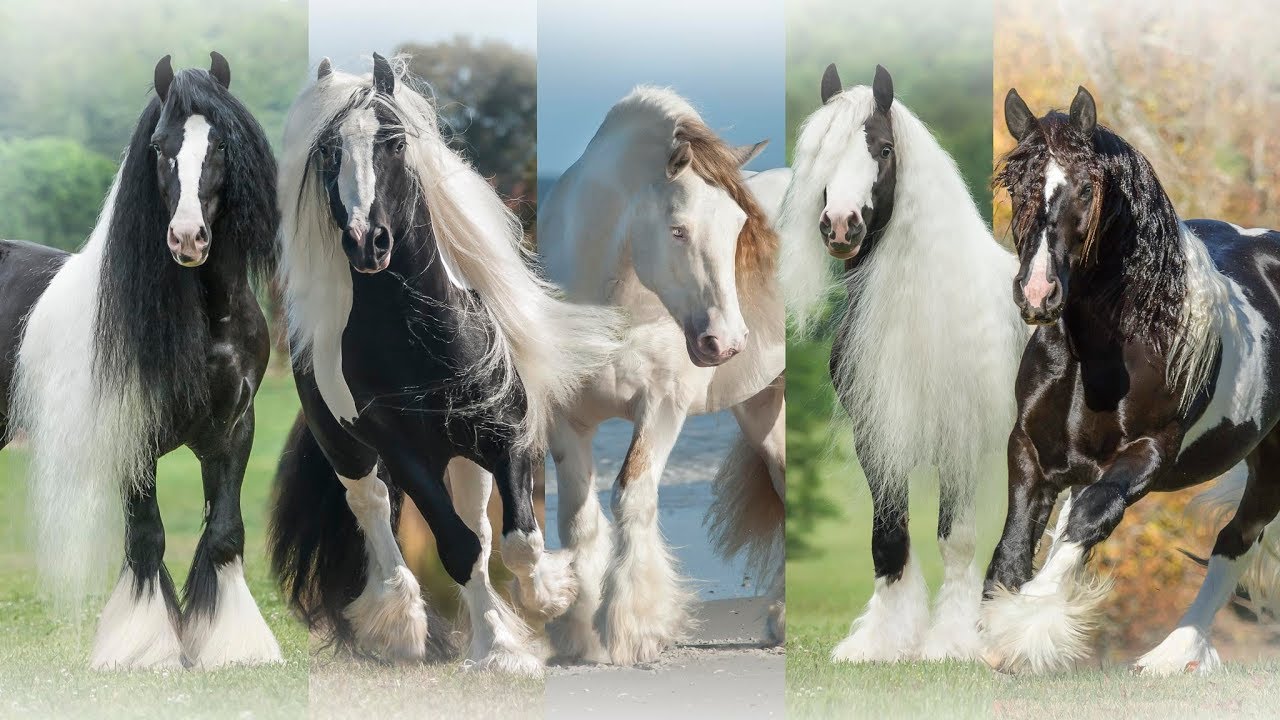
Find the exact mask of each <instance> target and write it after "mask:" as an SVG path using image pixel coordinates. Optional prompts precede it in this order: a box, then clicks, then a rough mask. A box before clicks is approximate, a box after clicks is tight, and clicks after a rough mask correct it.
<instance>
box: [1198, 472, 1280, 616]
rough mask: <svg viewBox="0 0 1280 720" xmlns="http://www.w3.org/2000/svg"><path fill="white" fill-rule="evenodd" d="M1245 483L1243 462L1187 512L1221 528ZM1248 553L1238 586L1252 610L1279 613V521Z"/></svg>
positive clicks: (1204, 492)
mask: <svg viewBox="0 0 1280 720" xmlns="http://www.w3.org/2000/svg"><path fill="white" fill-rule="evenodd" d="M1248 480H1249V472H1248V470H1247V469H1246V468H1245V465H1244V463H1243V462H1242V463H1240V464H1238V465H1236V466H1235V467H1233V468H1231V470H1230V471H1228V472H1227V473H1226V474H1225V475H1223V476H1222V477H1220V478H1218V480H1217V482H1215V483H1213V484H1212V485H1210V486H1209V487H1208V488H1206V489H1205V490H1204V491H1202V492H1200V493H1199V494H1197V495H1196V496H1195V497H1194V498H1192V499H1191V503H1190V504H1189V505H1188V506H1187V511H1188V512H1189V513H1191V514H1192V515H1199V516H1200V517H1203V518H1205V519H1206V520H1207V521H1208V522H1210V523H1212V524H1213V526H1214V527H1218V528H1220V527H1222V526H1223V525H1225V524H1226V523H1227V521H1228V520H1229V519H1230V518H1231V517H1232V516H1233V515H1234V514H1235V512H1236V509H1237V508H1239V507H1240V501H1241V499H1243V498H1244V488H1245V485H1246V483H1247V482H1248ZM1251 552H1252V557H1250V558H1249V565H1248V567H1247V568H1245V571H1244V575H1241V576H1240V584H1241V585H1243V586H1244V588H1245V589H1246V590H1248V591H1249V598H1250V599H1251V600H1252V601H1253V606H1254V609H1255V610H1257V611H1265V612H1268V613H1271V614H1272V615H1275V614H1277V613H1280V518H1277V519H1276V520H1272V521H1271V524H1269V525H1267V528H1266V530H1265V531H1263V533H1262V540H1261V541H1260V542H1259V543H1258V547H1256V548H1254V549H1253V550H1252V551H1251Z"/></svg>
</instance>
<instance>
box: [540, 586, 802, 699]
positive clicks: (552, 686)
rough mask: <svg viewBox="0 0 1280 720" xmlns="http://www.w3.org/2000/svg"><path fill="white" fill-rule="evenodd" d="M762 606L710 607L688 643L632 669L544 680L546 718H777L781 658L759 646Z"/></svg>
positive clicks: (758, 601)
mask: <svg viewBox="0 0 1280 720" xmlns="http://www.w3.org/2000/svg"><path fill="white" fill-rule="evenodd" d="M764 610H765V602H764V600H763V599H762V598H738V599H732V600H713V601H711V602H706V603H702V604H701V605H700V606H699V607H698V609H697V611H696V615H697V617H698V618H699V620H700V621H701V629H700V630H699V631H698V633H697V634H696V637H695V638H694V639H693V641H691V642H690V643H688V644H686V645H682V646H680V647H677V648H674V649H672V650H668V651H667V652H666V653H664V654H663V655H662V657H660V658H659V659H658V660H657V661H656V662H654V663H650V664H648V665H642V666H636V667H633V668H617V667H611V666H607V665H586V666H583V665H579V666H568V667H556V668H552V669H551V671H550V672H549V673H548V675H547V688H546V698H547V700H546V703H547V715H546V716H547V717H551V718H557V720H559V719H561V718H569V719H576V718H586V717H593V718H596V717H607V718H649V719H650V720H653V719H654V718H655V717H657V718H658V719H659V720H665V718H664V717H663V716H662V715H657V716H655V713H665V714H666V716H665V717H666V718H685V717H696V718H705V719H707V720H712V719H714V718H741V717H753V718H766V717H782V716H783V707H784V700H783V681H784V677H783V670H784V662H783V652H782V649H781V648H765V647H762V646H761V637H760V636H761V634H762V631H763V628H764V622H763V617H764Z"/></svg>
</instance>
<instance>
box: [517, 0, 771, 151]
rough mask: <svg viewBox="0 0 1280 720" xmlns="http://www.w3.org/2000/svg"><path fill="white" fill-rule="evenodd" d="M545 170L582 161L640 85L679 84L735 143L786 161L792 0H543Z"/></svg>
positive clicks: (541, 137) (541, 146)
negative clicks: (788, 5)
mask: <svg viewBox="0 0 1280 720" xmlns="http://www.w3.org/2000/svg"><path fill="white" fill-rule="evenodd" d="M537 5H538V174H539V175H543V176H547V175H551V176H554V175H558V174H560V173H562V172H564V170H565V168H567V167H568V166H569V165H571V164H573V162H574V161H575V160H577V159H578V156H579V155H581V154H582V150H583V149H584V148H585V147H586V144H587V141H589V140H590V139H591V136H592V135H593V134H594V133H595V131H596V129H597V128H598V127H599V126H600V121H601V120H603V119H604V115H605V113H606V112H608V110H609V108H610V107H611V106H612V105H613V104H614V103H615V102H617V101H618V100H619V99H621V98H622V97H623V96H624V95H626V94H627V93H628V92H629V91H630V90H631V88H632V87H634V86H636V85H638V84H642V83H645V84H655V85H670V86H672V87H674V88H675V89H676V90H677V91H678V92H680V93H681V94H682V95H684V96H685V97H686V98H688V99H689V100H691V101H692V102H693V104H694V106H695V107H697V108H698V110H699V111H701V113H702V116H703V119H704V120H706V121H707V123H708V124H709V125H710V126H711V127H712V128H713V129H715V130H717V131H719V132H720V133H721V134H722V135H723V136H724V137H725V138H727V139H728V140H729V141H730V142H731V143H732V144H735V145H742V144H746V143H753V142H756V141H758V140H762V139H764V138H769V139H770V140H771V142H770V144H769V147H768V149H766V151H765V153H764V154H763V155H761V156H760V157H759V158H757V159H756V161H755V162H753V163H752V164H751V167H752V168H753V169H764V168H770V167H777V166H780V165H782V164H783V163H784V157H785V145H786V143H785V142H784V141H783V140H784V139H783V132H784V126H785V123H784V109H783V103H784V86H783V84H784V74H785V62H786V58H785V53H784V50H785V40H784V24H783V23H784V18H783V7H782V6H783V0H760V1H759V2H750V3H748V2H741V1H740V0H639V1H629V2H625V3H610V2H603V1H600V0H538V2H537Z"/></svg>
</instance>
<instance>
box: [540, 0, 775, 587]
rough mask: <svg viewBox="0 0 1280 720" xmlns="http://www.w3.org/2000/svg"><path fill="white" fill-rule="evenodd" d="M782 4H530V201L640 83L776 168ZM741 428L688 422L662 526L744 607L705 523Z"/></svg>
mask: <svg viewBox="0 0 1280 720" xmlns="http://www.w3.org/2000/svg"><path fill="white" fill-rule="evenodd" d="M782 5H783V3H782V1H781V0H766V1H765V2H760V3H753V4H742V3H736V2H732V1H731V0H710V1H707V2H697V3H693V2H687V1H686V0H651V1H647V2H628V3H597V2H588V1H586V0H540V1H539V3H538V35H539V36H538V42H539V45H540V46H541V48H542V52H541V54H540V55H539V57H538V195H539V197H545V195H546V193H547V192H549V191H550V190H551V188H552V187H553V186H554V185H555V182H556V180H557V178H559V176H560V174H561V173H563V172H564V171H565V170H566V169H567V168H568V167H569V166H570V165H572V164H573V163H574V162H576V161H577V159H578V157H579V156H580V155H581V154H582V151H583V150H585V149H586V147H587V143H588V142H589V141H590V140H591V138H592V136H593V135H595V132H596V130H597V129H599V127H600V124H601V123H602V122H603V121H604V117H605V115H606V114H607V113H608V112H609V109H610V108H611V107H613V105H614V103H616V102H617V101H619V100H621V99H622V98H623V97H625V96H626V95H627V94H628V93H629V92H631V90H632V88H634V87H635V86H637V85H658V86H669V87H671V88H673V89H674V90H675V91H676V92H678V93H680V94H681V95H682V96H683V97H685V98H686V99H687V100H689V101H690V102H691V103H692V104H693V106H694V107H695V108H697V110H698V111H699V113H700V114H701V115H702V118H703V120H704V121H706V123H707V125H708V126H709V127H711V129H713V130H715V131H716V132H717V133H719V134H720V136H721V137H722V138H724V139H725V140H726V142H728V143H729V144H730V145H746V144H751V143H755V142H758V141H760V140H765V139H768V140H770V141H771V142H770V144H769V146H768V147H767V148H766V149H765V151H764V152H763V153H761V155H760V156H759V157H757V158H755V160H754V161H752V162H751V163H750V164H749V165H748V166H747V169H749V170H765V169H768V168H774V167H778V166H780V165H782V164H783V147H784V145H785V142H784V140H783V136H784V132H783V130H784V128H783V109H782V92H783V87H782V82H783V77H782V72H783V32H782V23H783V14H782ZM631 428H632V426H631V423H629V422H626V421H623V420H610V421H608V422H606V423H604V424H602V425H601V426H600V430H599V432H598V433H597V434H596V438H595V443H594V445H593V449H594V453H595V461H596V480H597V487H598V489H599V490H600V491H601V492H602V495H601V505H602V506H603V507H604V508H605V511H606V512H608V508H609V507H610V502H609V497H610V494H611V489H612V487H613V482H614V479H615V478H616V477H617V474H618V471H619V470H620V469H621V465H622V460H623V457H624V456H625V454H626V451H627V447H628V446H629V444H630V441H631ZM736 432H737V424H736V422H735V421H734V419H733V416H732V415H731V414H730V413H729V412H727V411H725V412H722V413H716V414H713V415H702V416H697V417H691V418H689V419H688V420H687V421H686V423H685V425H684V428H683V430H682V432H681V434H680V438H679V440H678V441H677V443H676V447H675V450H674V451H673V452H672V454H671V458H670V460H669V461H668V463H667V467H666V472H664V473H663V476H662V487H661V489H660V504H659V510H658V513H659V523H660V525H661V528H662V532H663V534H664V536H665V537H666V538H667V541H668V542H669V543H670V544H671V545H672V546H673V549H674V551H675V553H676V555H677V557H678V558H679V560H680V563H681V565H682V567H683V572H684V574H685V575H686V576H688V577H691V578H693V579H694V581H695V583H694V587H695V588H696V589H697V590H698V592H699V595H700V597H701V598H702V599H704V600H711V599H724V598H735V597H750V596H754V595H756V594H757V588H756V587H755V584H754V583H752V582H748V581H747V579H746V578H745V576H744V571H743V566H742V565H743V564H742V563H741V562H734V563H731V564H726V563H724V562H722V561H721V560H720V559H719V558H717V557H716V556H715V555H714V553H713V552H712V551H711V548H710V547H709V543H708V540H707V534H706V531H705V530H704V529H703V527H702V517H703V515H704V514H705V513H706V509H707V507H708V505H709V504H710V499H711V493H710V482H711V480H712V478H714V476H715V472H716V469H717V468H718V467H719V466H720V463H721V461H722V460H723V459H724V456H725V454H726V453H727V452H728V450H729V447H730V445H731V443H732V442H733V438H734V434H735V433H736ZM547 469H548V470H547V527H548V538H549V540H548V542H549V543H552V542H554V543H555V545H556V546H558V545H559V535H558V533H557V532H556V513H555V510H556V502H555V497H556V496H555V471H554V465H553V464H552V463H550V462H549V461H548V463H547Z"/></svg>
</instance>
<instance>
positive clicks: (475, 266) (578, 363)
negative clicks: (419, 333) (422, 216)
mask: <svg viewBox="0 0 1280 720" xmlns="http://www.w3.org/2000/svg"><path fill="white" fill-rule="evenodd" d="M407 61H408V59H407V58H406V57H404V56H399V57H395V58H392V59H391V64H392V66H393V68H394V71H395V74H396V76H397V79H398V82H397V83H396V87H395V96H394V99H393V103H389V104H387V107H388V108H389V109H391V110H392V111H393V112H394V113H395V114H396V115H397V116H398V118H399V120H400V122H401V123H403V124H404V126H405V127H404V131H405V142H406V145H407V149H406V152H405V156H406V158H407V165H408V166H409V168H410V169H411V171H412V173H413V175H414V177H415V179H416V181H417V183H418V186H419V187H420V189H421V192H422V198H423V201H424V202H425V203H426V206H427V208H428V209H429V211H430V215H431V223H432V230H433V232H434V235H435V239H436V242H437V244H438V246H439V249H440V253H441V260H442V261H443V262H444V264H445V266H446V268H447V269H449V270H450V271H451V273H450V274H451V277H452V276H453V274H454V273H453V271H456V274H457V275H458V276H460V277H454V278H453V279H454V280H455V282H460V283H461V284H463V285H464V286H465V287H467V288H470V289H472V290H474V291H475V292H476V293H477V294H478V295H479V297H480V300H481V301H480V303H479V304H478V307H476V308H472V310H474V311H476V312H479V313H483V315H484V316H485V319H487V320H488V321H489V322H490V323H491V324H492V326H493V327H494V328H495V329H496V332H495V333H494V338H493V345H492V347H491V349H490V351H489V352H488V354H487V355H486V356H485V357H484V358H483V359H482V360H481V361H480V362H479V363H477V366H476V367H475V368H473V369H472V370H471V371H470V372H467V373H465V374H464V375H465V376H466V377H484V378H490V377H496V378H498V382H499V387H498V389H497V390H496V391H493V392H492V393H491V400H490V403H489V404H496V403H498V402H500V401H503V400H505V399H507V398H508V397H510V396H511V395H512V394H513V393H515V392H517V391H518V389H519V388H520V387H521V386H523V390H524V394H525V398H526V403H527V408H528V410H527V413H526V416H525V419H524V422H523V425H522V427H520V428H519V440H520V442H521V443H522V444H532V445H534V446H538V447H540V446H542V445H543V444H544V439H545V434H546V429H547V426H548V424H549V422H550V421H551V417H552V413H553V412H554V410H555V408H557V407H559V406H562V405H564V404H566V403H567V402H569V401H570V400H571V399H572V397H573V396H574V395H575V394H576V393H577V391H578V389H579V387H580V386H581V384H582V382H583V381H584V380H585V379H586V378H588V377H590V375H591V374H592V373H593V372H594V371H595V370H597V369H599V368H600V367H601V366H602V365H604V364H605V362H607V361H608V360H609V358H610V357H611V356H612V355H613V353H615V352H616V350H617V347H618V343H619V339H618V330H617V328H618V326H619V324H620V322H621V316H620V315H619V314H618V313H617V312H616V311H613V310H609V309H604V308H599V307H589V306H583V305H574V304H570V303H566V302H563V301H561V300H560V299H558V295H559V290H558V289H557V288H556V287H555V286H554V285H552V284H550V283H548V282H546V281H545V280H543V279H542V278H540V277H539V276H538V275H537V274H536V273H535V272H534V271H533V269H532V268H531V262H530V255H529V251H528V250H527V248H525V246H524V244H523V240H524V233H523V229H522V227H521V225H520V223H519V221H518V219H517V218H516V217H515V215H514V214H513V213H512V212H511V211H510V210H509V209H508V208H507V207H506V206H505V205H504V204H503V202H502V200H501V199H500V198H499V197H498V194H497V193H496V192H495V191H494V189H493V188H492V187H491V186H490V185H489V183H488V182H486V181H485V179H484V178H483V177H481V176H480V174H479V173H478V172H476V170H475V169H474V168H472V167H471V166H470V165H469V164H468V163H467V162H466V161H465V160H464V159H463V158H462V157H460V156H459V155H458V153H456V152H455V151H454V150H452V149H451V148H450V147H449V146H448V145H447V144H446V142H445V140H444V138H443V137H442V135H441V132H440V128H439V125H438V121H437V116H436V111H435V108H434V107H433V105H432V102H431V101H430V100H428V99H427V98H426V97H424V96H423V95H421V94H420V93H418V92H417V91H416V90H415V89H414V88H413V87H412V86H411V84H410V83H408V82H405V80H406V79H407V73H406V68H407ZM371 86H372V76H371V75H362V76H357V75H352V74H348V73H343V72H338V71H333V72H332V73H330V74H329V75H326V76H325V77H322V78H320V79H319V80H318V81H316V82H315V83H313V84H311V85H310V86H308V87H307V88H306V89H304V90H303V91H302V94H301V95H300V96H299V97H298V99H297V101H296V102H295V103H294V105H293V108H292V109H291V110H290V113H289V118H288V120H287V122H286V128H285V141H284V152H283V155H284V157H283V159H282V162H281V172H280V197H281V200H282V204H283V208H282V209H283V217H282V243H281V245H282V253H281V260H282V263H281V265H282V274H283V277H284V280H285V290H286V297H287V301H288V308H289V332H290V338H291V339H292V343H293V352H294V354H295V357H297V358H298V359H299V360H300V361H301V362H303V363H309V362H310V361H311V357H312V351H313V349H314V348H315V347H316V346H317V345H322V346H325V347H334V346H335V345H334V344H335V343H339V342H340V339H341V333H342V329H343V328H344V327H345V324H346V319H347V317H348V314H349V311H350V307H351V302H352V299H351V277H350V271H349V270H348V267H347V260H346V258H345V257H344V255H343V254H342V253H341V251H340V247H341V245H340V242H339V238H340V233H341V231H340V229H339V228H338V227H337V225H336V224H335V223H334V222H333V220H332V217H331V215H330V213H329V209H328V206H327V201H326V199H325V198H324V197H323V195H322V194H320V193H318V192H310V193H309V192H303V188H304V187H305V185H304V183H305V181H306V179H307V176H308V174H309V173H311V172H313V170H312V166H311V157H310V153H311V149H312V148H313V147H314V146H315V144H316V140H317V138H318V136H319V134H320V133H321V132H323V131H324V130H325V129H326V128H327V127H329V126H330V124H331V123H332V122H333V120H334V119H335V118H336V117H338V116H339V115H341V114H344V113H346V112H349V111H351V110H353V109H361V108H367V107H369V106H370V105H371V104H373V103H386V101H385V99H381V98H378V97H377V95H376V94H375V93H372V92H369V89H370V88H371Z"/></svg>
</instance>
